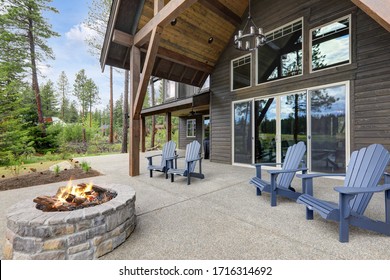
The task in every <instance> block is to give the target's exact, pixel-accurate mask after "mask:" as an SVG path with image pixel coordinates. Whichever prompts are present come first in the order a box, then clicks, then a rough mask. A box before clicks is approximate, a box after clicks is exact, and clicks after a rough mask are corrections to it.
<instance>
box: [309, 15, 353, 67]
mask: <svg viewBox="0 0 390 280" xmlns="http://www.w3.org/2000/svg"><path fill="white" fill-rule="evenodd" d="M350 20H351V19H350V17H349V16H348V17H344V18H342V19H339V20H337V21H335V22H332V23H329V24H326V25H324V26H321V27H318V28H316V29H312V30H311V31H310V34H311V46H312V47H311V69H312V71H316V70H320V69H325V68H328V67H332V66H337V65H341V64H346V63H349V62H350V49H351V47H350V45H351V40H350V25H351V24H350Z"/></svg>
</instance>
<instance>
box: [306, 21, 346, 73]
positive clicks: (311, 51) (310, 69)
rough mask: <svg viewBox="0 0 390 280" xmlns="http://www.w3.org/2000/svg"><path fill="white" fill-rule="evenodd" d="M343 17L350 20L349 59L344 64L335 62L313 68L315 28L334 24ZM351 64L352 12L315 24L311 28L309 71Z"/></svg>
mask: <svg viewBox="0 0 390 280" xmlns="http://www.w3.org/2000/svg"><path fill="white" fill-rule="evenodd" d="M343 19H348V20H349V27H348V31H349V33H348V34H349V49H348V51H349V59H348V60H349V61H348V62H346V63H343V64H335V65H331V66H327V67H324V68H320V69H316V70H313V30H315V29H319V28H322V27H324V26H327V25H330V24H333V23H335V22H338V21H341V20H343ZM350 64H352V14H348V15H345V16H342V17H339V18H336V19H334V20H331V21H328V22H327V23H324V24H322V25H318V26H315V27H313V28H311V29H310V30H309V73H310V74H312V73H317V72H319V71H324V70H328V69H333V68H335V67H342V66H345V65H350Z"/></svg>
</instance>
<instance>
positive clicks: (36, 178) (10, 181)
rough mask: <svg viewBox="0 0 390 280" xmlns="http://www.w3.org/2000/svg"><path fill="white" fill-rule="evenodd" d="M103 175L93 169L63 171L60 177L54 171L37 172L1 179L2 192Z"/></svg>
mask: <svg viewBox="0 0 390 280" xmlns="http://www.w3.org/2000/svg"><path fill="white" fill-rule="evenodd" d="M99 175H102V174H101V173H100V172H98V171H96V170H93V169H91V170H90V171H88V172H84V171H83V170H82V169H81V168H73V169H68V170H63V171H61V172H60V173H59V174H58V176H56V175H55V173H54V172H52V171H49V170H47V171H43V172H35V173H30V174H26V175H21V176H18V177H13V178H0V191H6V190H12V189H19V188H25V187H31V186H37V185H44V184H50V183H56V182H62V181H66V182H67V181H69V179H72V180H76V179H83V178H88V177H94V176H99Z"/></svg>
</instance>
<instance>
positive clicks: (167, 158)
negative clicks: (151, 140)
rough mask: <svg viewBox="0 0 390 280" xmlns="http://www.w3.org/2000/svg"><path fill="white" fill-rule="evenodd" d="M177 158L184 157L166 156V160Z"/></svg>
mask: <svg viewBox="0 0 390 280" xmlns="http://www.w3.org/2000/svg"><path fill="white" fill-rule="evenodd" d="M177 158H182V157H179V156H173V157H166V158H165V160H172V159H177Z"/></svg>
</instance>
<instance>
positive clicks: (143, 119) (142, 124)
mask: <svg viewBox="0 0 390 280" xmlns="http://www.w3.org/2000/svg"><path fill="white" fill-rule="evenodd" d="M145 138H146V121H145V117H141V152H143V153H145V151H146V145H145Z"/></svg>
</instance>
